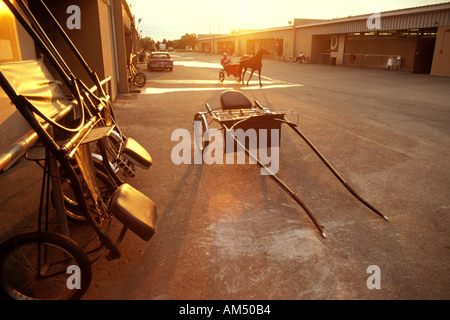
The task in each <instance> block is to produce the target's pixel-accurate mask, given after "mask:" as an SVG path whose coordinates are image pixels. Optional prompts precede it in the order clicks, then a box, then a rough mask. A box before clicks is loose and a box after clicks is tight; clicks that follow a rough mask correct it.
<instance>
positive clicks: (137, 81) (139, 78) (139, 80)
mask: <svg viewBox="0 0 450 320" xmlns="http://www.w3.org/2000/svg"><path fill="white" fill-rule="evenodd" d="M146 82H147V77H146V76H145V74H144V73H142V72H138V73H136V75H135V76H134V78H133V84H134V85H135V86H136V87H138V88H142V87H143V86H145V83H146Z"/></svg>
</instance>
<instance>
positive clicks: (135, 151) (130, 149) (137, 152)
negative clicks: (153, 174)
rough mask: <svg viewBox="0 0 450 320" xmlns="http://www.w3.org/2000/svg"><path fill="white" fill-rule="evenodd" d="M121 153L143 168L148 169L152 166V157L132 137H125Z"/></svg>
mask: <svg viewBox="0 0 450 320" xmlns="http://www.w3.org/2000/svg"><path fill="white" fill-rule="evenodd" d="M122 155H123V156H124V157H125V158H126V159H128V160H130V161H131V162H133V163H134V164H136V165H137V166H139V167H141V168H143V169H148V168H150V167H151V166H152V157H151V156H150V154H149V153H148V152H147V150H145V149H144V148H143V147H142V146H141V145H140V144H139V143H138V142H137V141H136V140H134V139H132V138H127V141H126V142H125V145H124V149H123V151H122Z"/></svg>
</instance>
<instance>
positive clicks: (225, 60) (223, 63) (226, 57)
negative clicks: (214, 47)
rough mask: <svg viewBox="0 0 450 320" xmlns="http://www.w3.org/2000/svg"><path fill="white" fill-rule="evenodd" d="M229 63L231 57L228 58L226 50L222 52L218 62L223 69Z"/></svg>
mask: <svg viewBox="0 0 450 320" xmlns="http://www.w3.org/2000/svg"><path fill="white" fill-rule="evenodd" d="M230 63H231V58H228V55H227V53H226V52H224V53H223V58H222V60H220V64H221V65H222V66H223V68H224V69H226V66H227V64H230Z"/></svg>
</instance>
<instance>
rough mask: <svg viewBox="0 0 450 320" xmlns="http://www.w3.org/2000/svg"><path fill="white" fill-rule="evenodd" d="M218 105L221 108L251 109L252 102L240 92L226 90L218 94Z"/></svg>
mask: <svg viewBox="0 0 450 320" xmlns="http://www.w3.org/2000/svg"><path fill="white" fill-rule="evenodd" d="M220 105H221V106H222V109H223V110H233V109H251V108H252V107H253V104H252V102H251V101H250V100H249V99H248V98H247V97H246V96H245V95H244V94H243V93H241V92H239V91H236V90H228V91H225V92H223V93H222V94H221V95H220Z"/></svg>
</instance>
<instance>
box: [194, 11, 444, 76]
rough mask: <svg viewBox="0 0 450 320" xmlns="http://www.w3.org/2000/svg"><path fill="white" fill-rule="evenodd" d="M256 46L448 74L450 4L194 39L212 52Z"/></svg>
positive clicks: (316, 58) (335, 61) (278, 53)
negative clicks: (391, 64)
mask: <svg viewBox="0 0 450 320" xmlns="http://www.w3.org/2000/svg"><path fill="white" fill-rule="evenodd" d="M260 46H262V47H264V48H265V49H267V50H269V51H270V55H269V56H268V57H267V56H266V58H271V59H279V60H290V59H292V58H293V57H295V56H297V55H298V54H299V53H300V52H303V53H304V54H305V55H307V56H308V57H309V61H310V62H311V63H325V64H332V65H353V66H359V67H372V68H385V67H386V65H387V64H388V61H389V59H397V57H399V60H400V70H403V71H408V72H413V73H423V74H431V75H435V76H446V77H449V76H450V3H444V4H436V5H430V6H423V7H416V8H410V9H402V10H395V11H389V12H381V13H374V14H368V15H361V16H355V17H348V18H342V19H333V20H308V19H294V23H292V24H291V25H290V26H287V27H279V28H271V29H264V30H258V31H251V32H243V33H237V34H230V35H215V36H211V37H206V36H203V37H199V48H200V49H201V50H209V52H212V53H216V54H219V53H221V52H225V51H226V52H228V53H231V54H233V55H235V56H240V55H243V54H253V53H254V52H255V51H256V50H257V47H260ZM391 61H392V60H391Z"/></svg>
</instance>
